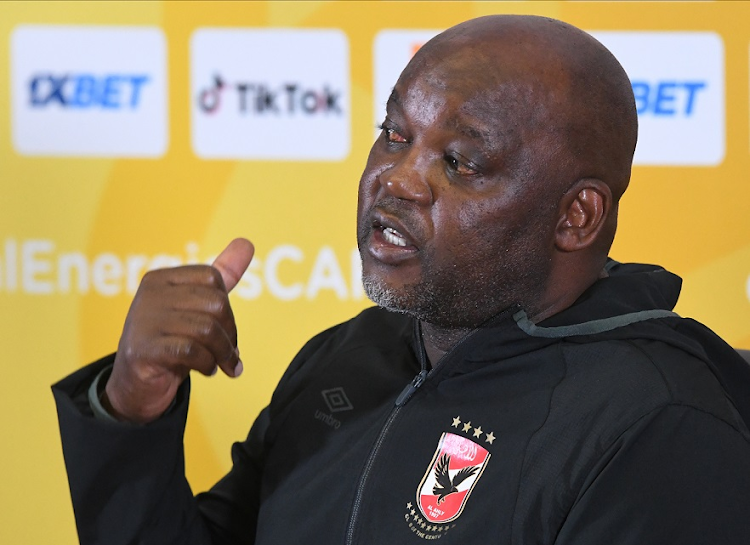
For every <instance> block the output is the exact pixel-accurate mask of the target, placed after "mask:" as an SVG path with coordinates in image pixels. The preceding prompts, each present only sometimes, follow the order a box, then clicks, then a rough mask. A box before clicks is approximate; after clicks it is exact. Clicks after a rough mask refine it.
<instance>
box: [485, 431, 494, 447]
mask: <svg viewBox="0 0 750 545" xmlns="http://www.w3.org/2000/svg"><path fill="white" fill-rule="evenodd" d="M486 435H487V439H486V441H487V442H488V443H489V444H490V445H491V444H492V443H494V442H495V434H494V433H492V432H490V433H488V434H486Z"/></svg>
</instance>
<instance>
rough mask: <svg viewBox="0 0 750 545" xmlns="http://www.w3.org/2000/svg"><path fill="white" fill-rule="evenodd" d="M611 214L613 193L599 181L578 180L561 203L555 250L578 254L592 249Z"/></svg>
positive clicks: (590, 179)
mask: <svg viewBox="0 0 750 545" xmlns="http://www.w3.org/2000/svg"><path fill="white" fill-rule="evenodd" d="M611 210H612V191H611V190H610V189H609V186H608V185H607V184H605V183H604V182H602V181H601V180H598V179H596V178H584V179H582V180H578V181H577V182H576V183H575V184H573V186H572V187H571V188H570V189H568V191H566V192H565V194H564V195H563V198H562V200H561V201H560V216H559V219H558V222H557V227H556V229H555V247H556V248H557V249H558V250H560V251H562V252H576V251H578V250H583V249H585V248H588V247H590V246H591V245H592V244H593V243H594V242H595V241H596V240H597V238H598V237H599V234H600V233H601V232H602V229H603V228H604V226H605V224H606V223H607V221H606V220H607V219H608V217H609V215H610V213H611Z"/></svg>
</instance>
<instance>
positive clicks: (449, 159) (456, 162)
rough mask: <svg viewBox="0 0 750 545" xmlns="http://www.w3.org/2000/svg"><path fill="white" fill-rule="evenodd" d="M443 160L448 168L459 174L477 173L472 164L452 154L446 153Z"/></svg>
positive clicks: (470, 174) (469, 174)
mask: <svg viewBox="0 0 750 545" xmlns="http://www.w3.org/2000/svg"><path fill="white" fill-rule="evenodd" d="M445 162H446V163H447V164H448V168H450V169H451V170H453V171H454V172H455V173H456V174H459V175H461V176H473V175H474V174H478V173H479V171H478V170H477V169H476V168H474V166H472V165H471V164H468V163H467V162H464V161H463V160H462V159H461V158H458V157H455V156H453V155H446V156H445Z"/></svg>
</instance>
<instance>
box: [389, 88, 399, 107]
mask: <svg viewBox="0 0 750 545" xmlns="http://www.w3.org/2000/svg"><path fill="white" fill-rule="evenodd" d="M388 104H395V105H397V106H401V96H400V95H399V94H398V91H397V90H396V88H395V87H394V88H393V89H391V94H390V96H388V100H387V101H386V105H388Z"/></svg>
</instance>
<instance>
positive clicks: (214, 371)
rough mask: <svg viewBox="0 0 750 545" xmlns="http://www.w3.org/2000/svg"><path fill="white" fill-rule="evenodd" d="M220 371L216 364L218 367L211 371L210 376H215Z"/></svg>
mask: <svg viewBox="0 0 750 545" xmlns="http://www.w3.org/2000/svg"><path fill="white" fill-rule="evenodd" d="M218 372H219V367H218V366H216V367H214V370H213V371H211V375H210V376H214V375H215V374H216V373H218Z"/></svg>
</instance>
